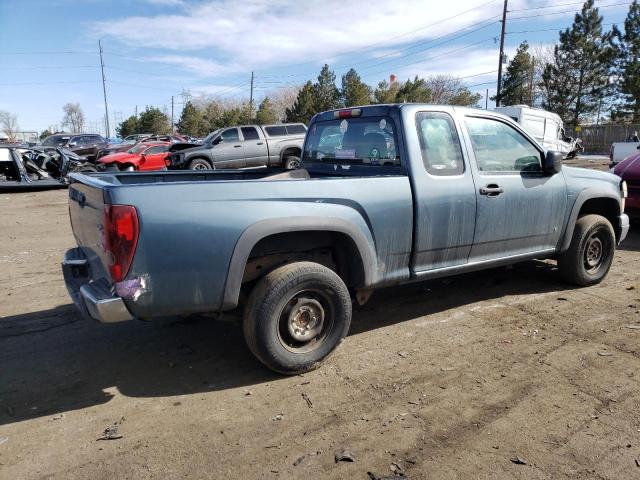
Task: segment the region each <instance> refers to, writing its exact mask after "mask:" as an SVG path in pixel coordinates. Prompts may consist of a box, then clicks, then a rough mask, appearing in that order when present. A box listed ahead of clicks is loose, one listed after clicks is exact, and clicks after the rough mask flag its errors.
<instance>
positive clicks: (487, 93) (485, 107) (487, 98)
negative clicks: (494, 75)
mask: <svg viewBox="0 0 640 480" xmlns="http://www.w3.org/2000/svg"><path fill="white" fill-rule="evenodd" d="M484 109H485V110H489V89H488V88H487V91H486V93H485V96H484Z"/></svg>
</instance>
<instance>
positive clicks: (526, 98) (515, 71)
mask: <svg viewBox="0 0 640 480" xmlns="http://www.w3.org/2000/svg"><path fill="white" fill-rule="evenodd" d="M534 77H535V68H534V61H533V57H532V56H531V54H530V53H529V44H528V43H527V42H526V41H525V42H522V43H521V44H520V46H519V47H518V50H517V51H516V54H515V55H514V57H513V59H512V60H511V61H510V62H509V65H508V66H507V71H506V72H505V75H504V76H503V77H502V85H501V92H500V103H501V104H502V105H529V106H531V107H532V106H533V101H534ZM496 99H497V97H493V98H492V100H496Z"/></svg>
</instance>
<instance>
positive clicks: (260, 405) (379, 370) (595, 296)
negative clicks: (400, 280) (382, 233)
mask: <svg viewBox="0 0 640 480" xmlns="http://www.w3.org/2000/svg"><path fill="white" fill-rule="evenodd" d="M591 163H592V165H590V166H592V167H597V168H604V165H605V163H603V162H599V163H598V162H591ZM66 195H67V193H66V191H65V190H58V191H46V192H30V193H14V194H0V291H2V292H3V293H2V296H1V297H0V478H2V479H32V478H61V479H69V478H91V479H103V478H104V479H107V478H108V479H114V478H118V479H120V478H131V479H138V478H162V479H167V478H169V479H173V478H194V479H195V478H212V479H214V478H216V479H217V478H229V479H253V478H267V479H278V478H308V479H316V478H318V479H319V478H322V479H343V478H349V479H363V480H367V479H368V478H378V477H384V476H391V475H394V472H395V473H396V474H398V475H399V474H401V473H403V474H405V475H406V476H407V477H409V478H411V479H454V478H479V479H485V478H487V479H488V478H491V479H496V478H516V479H543V478H544V479H561V478H572V479H630V478H640V313H639V311H640V234H638V233H636V232H633V231H632V233H631V236H630V238H629V239H628V240H627V241H626V242H625V243H624V244H623V245H622V247H621V248H620V250H619V251H618V252H617V254H616V258H615V261H614V265H613V267H612V270H611V273H610V274H609V276H608V278H607V279H606V281H604V282H603V283H602V284H601V285H598V286H595V287H590V288H583V289H576V288H572V287H571V286H568V285H566V284H564V283H561V282H560V281H559V279H558V277H557V273H556V271H555V269H554V265H553V263H552V262H547V263H545V262H537V261H534V262H527V263H524V264H520V265H517V266H515V267H514V268H511V269H498V270H491V271H488V272H479V273H476V274H469V275H464V276H459V277H455V278H451V279H447V280H444V281H442V280H438V281H432V282H428V283H424V284H420V285H412V286H409V287H403V288H393V289H388V290H384V291H380V292H377V293H376V294H375V295H374V296H373V297H372V299H371V301H370V303H369V304H367V305H366V306H365V307H363V308H360V309H359V310H358V311H357V312H356V313H355V317H354V321H353V324H352V329H351V332H350V335H349V336H348V338H347V339H346V340H345V342H344V343H343V344H342V345H341V346H340V348H339V349H338V351H337V352H336V353H335V354H334V355H333V356H332V357H331V358H330V359H329V360H328V361H327V362H326V363H325V364H324V365H323V366H322V367H321V368H320V369H319V370H317V371H315V372H312V373H309V374H306V375H301V376H295V377H282V376H278V375H275V374H273V373H271V372H270V371H268V370H267V369H265V368H264V367H262V365H261V364H260V363H259V362H257V361H256V360H254V358H253V357H252V356H251V354H250V353H249V350H248V349H247V347H246V346H245V344H244V341H243V338H242V331H241V328H240V325H239V323H238V322H237V321H236V320H235V319H234V318H233V317H230V318H225V319H223V320H222V321H214V320H213V319H212V318H209V317H191V318H182V319H181V318H169V319H163V320H158V321H154V322H150V323H143V322H128V323H123V324H118V325H101V324H98V323H97V322H88V321H85V320H82V319H81V318H80V317H79V316H78V315H77V314H76V312H75V310H74V308H73V307H72V305H70V300H69V298H68V296H67V292H66V290H65V287H64V284H63V280H62V275H61V273H60V268H59V263H60V260H61V257H62V254H63V252H64V251H65V250H66V249H67V248H68V247H70V246H73V245H74V240H73V236H72V234H71V230H70V227H69V223H68V219H67V202H66ZM116 422H117V423H119V425H118V431H117V435H116V436H121V438H118V439H114V440H104V441H100V440H97V439H98V438H99V437H100V436H101V435H102V434H103V431H104V430H105V428H107V427H108V426H110V425H113V424H114V423H116ZM341 449H346V450H348V451H350V452H352V454H353V457H354V460H355V461H354V462H352V463H350V462H340V463H336V462H335V460H334V455H335V453H336V451H339V450H341ZM518 458H519V459H521V460H522V461H524V462H526V464H518V463H516V462H514V461H513V460H516V461H517V459H518ZM367 472H371V475H368V473H367Z"/></svg>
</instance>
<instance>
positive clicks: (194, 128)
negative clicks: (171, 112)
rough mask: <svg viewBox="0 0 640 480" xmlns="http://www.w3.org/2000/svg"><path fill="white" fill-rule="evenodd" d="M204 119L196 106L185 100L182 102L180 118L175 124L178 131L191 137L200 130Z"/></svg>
mask: <svg viewBox="0 0 640 480" xmlns="http://www.w3.org/2000/svg"><path fill="white" fill-rule="evenodd" d="M203 121H204V118H203V114H202V112H201V111H200V110H199V109H197V108H196V106H195V105H194V104H193V103H191V101H187V103H185V104H184V108H183V109H182V113H181V114H180V119H179V120H178V123H177V124H176V127H177V129H178V132H180V133H183V134H186V135H189V136H191V137H197V136H198V135H200V133H201V131H202V123H203Z"/></svg>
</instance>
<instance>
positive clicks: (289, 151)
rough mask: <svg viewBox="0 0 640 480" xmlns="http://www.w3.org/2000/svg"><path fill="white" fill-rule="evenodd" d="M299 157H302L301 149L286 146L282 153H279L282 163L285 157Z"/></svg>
mask: <svg viewBox="0 0 640 480" xmlns="http://www.w3.org/2000/svg"><path fill="white" fill-rule="evenodd" d="M301 156H302V148H300V147H297V146H288V147H285V148H283V149H282V152H281V153H280V160H281V161H282V162H284V161H285V159H286V158H287V157H298V158H300V157H301Z"/></svg>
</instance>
